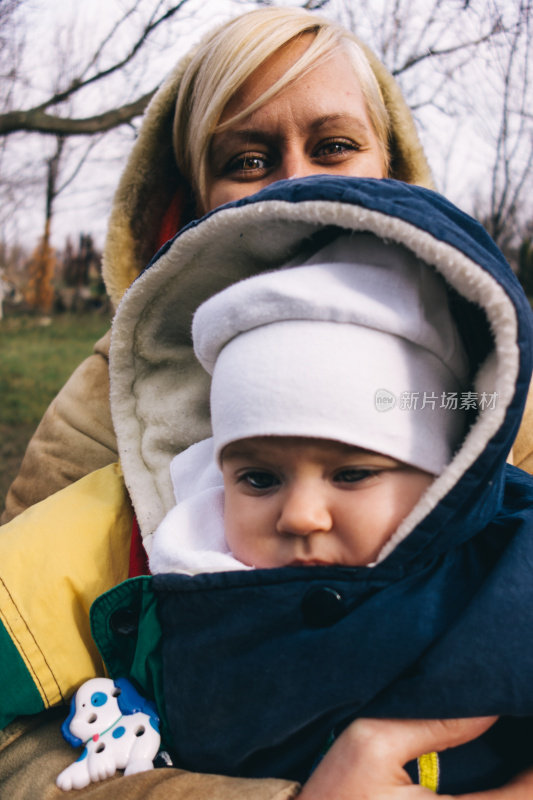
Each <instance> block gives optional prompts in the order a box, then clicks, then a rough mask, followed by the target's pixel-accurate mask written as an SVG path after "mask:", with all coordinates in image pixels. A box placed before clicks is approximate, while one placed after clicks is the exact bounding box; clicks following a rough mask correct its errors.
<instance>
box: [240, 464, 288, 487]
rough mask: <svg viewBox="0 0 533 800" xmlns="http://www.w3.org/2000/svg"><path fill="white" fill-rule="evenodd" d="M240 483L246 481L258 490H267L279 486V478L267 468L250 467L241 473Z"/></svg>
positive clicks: (247, 484) (245, 482)
mask: <svg viewBox="0 0 533 800" xmlns="http://www.w3.org/2000/svg"><path fill="white" fill-rule="evenodd" d="M239 483H244V484H245V485H246V486H249V487H250V488H251V489H255V490H256V491H261V492H264V491H267V490H268V489H272V488H273V487H274V486H279V479H278V478H276V476H275V475H274V474H273V473H272V472H267V471H266V470H259V469H253V470H252V469H250V470H248V471H247V472H243V473H242V475H239Z"/></svg>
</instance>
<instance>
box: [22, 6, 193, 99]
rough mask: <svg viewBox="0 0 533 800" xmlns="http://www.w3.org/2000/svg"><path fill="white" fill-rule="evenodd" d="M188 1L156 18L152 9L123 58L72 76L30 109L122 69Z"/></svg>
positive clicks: (74, 91) (65, 97) (69, 95)
mask: <svg viewBox="0 0 533 800" xmlns="http://www.w3.org/2000/svg"><path fill="white" fill-rule="evenodd" d="M188 1H189V0H180V2H179V3H176V4H175V5H173V6H172V7H171V8H169V9H168V10H167V11H166V12H165V13H164V14H162V15H161V16H160V17H157V18H156V19H154V16H155V13H156V12H155V11H154V14H152V16H151V17H150V20H149V22H148V24H147V25H145V27H144V28H143V30H142V31H141V33H140V35H139V36H138V38H137V40H136V41H135V43H134V44H133V45H132V47H130V49H129V51H128V53H127V54H126V55H125V56H124V58H121V59H120V60H119V61H116V62H115V63H114V64H112V65H111V66H110V67H108V68H107V69H104V70H101V71H100V72H97V73H95V74H94V75H91V77H90V78H86V79H83V78H81V77H77V78H73V80H72V81H71V82H70V85H69V86H67V88H66V89H63V90H62V91H59V92H56V93H55V94H53V95H52V96H51V97H49V98H48V99H47V100H45V101H44V102H43V103H40V104H39V105H38V106H36V107H35V109H32V110H33V111H37V110H42V109H45V108H49V107H50V106H55V105H57V104H58V103H63V102H64V101H65V100H67V99H68V98H69V97H71V96H72V95H73V94H75V93H77V92H79V91H80V90H81V89H84V88H85V87H86V86H90V85H91V84H93V83H96V82H98V81H101V80H102V79H103V78H107V77H109V75H112V74H114V73H115V72H118V71H120V70H121V69H123V68H124V67H125V66H126V64H129V63H130V61H132V60H133V58H134V57H135V56H136V54H137V53H138V52H139V50H140V49H141V48H142V46H143V45H144V43H145V42H146V40H147V39H148V37H149V36H150V35H151V34H152V33H153V32H154V31H155V30H156V29H157V28H158V27H159V26H160V25H162V24H163V23H165V22H167V21H168V20H169V19H171V18H172V17H173V16H174V15H175V14H177V13H178V11H180V10H181V9H182V8H183V6H184V5H185V4H186V3H187V2H188ZM129 13H131V10H130V12H127V15H129ZM127 15H126V16H127ZM125 18H126V17H123V18H122V19H121V20H120V23H119V24H121V23H122V22H124V19H125ZM111 35H112V34H111V33H110V34H109V35H108V36H107V37H106V39H107V40H109V38H110V37H111ZM101 49H102V46H101V47H100V48H99V50H100V51H101ZM93 60H94V59H93ZM84 72H86V70H84ZM82 74H83V73H82Z"/></svg>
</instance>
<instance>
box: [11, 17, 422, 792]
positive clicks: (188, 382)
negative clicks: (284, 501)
mask: <svg viewBox="0 0 533 800" xmlns="http://www.w3.org/2000/svg"><path fill="white" fill-rule="evenodd" d="M354 43H355V44H356V40H355V39H354V37H353V36H352V35H351V34H349V33H347V32H346V31H344V30H343V29H341V28H338V27H337V26H335V25H333V24H332V23H330V22H328V21H323V20H320V19H319V18H318V17H315V16H313V15H310V14H309V13H307V12H303V11H301V10H294V9H293V10H291V9H266V10H262V11H257V12H252V13H251V14H248V15H244V16H242V17H240V18H239V19H238V20H235V21H234V22H232V23H230V24H229V25H225V26H223V27H222V28H221V29H219V30H218V31H215V33H214V34H212V35H211V36H209V37H207V39H206V40H204V41H203V42H202V43H201V44H200V45H199V47H198V48H197V49H196V50H195V52H194V53H193V54H192V55H191V56H189V57H188V58H187V59H185V61H184V62H183V63H182V64H180V66H179V67H178V69H177V70H176V72H175V73H174V75H173V76H171V78H170V79H169V81H168V82H167V83H166V84H165V85H164V86H163V87H162V89H161V90H160V92H159V93H158V95H157V96H156V98H155V99H154V101H153V103H152V105H151V107H150V109H149V111H148V112H147V115H146V119H145V122H144V123H143V127H142V130H141V133H140V136H139V139H138V141H137V143H136V146H135V148H134V150H133V152H132V155H131V157H130V160H129V162H128V164H127V166H126V169H125V171H124V174H123V176H122V179H121V182H120V185H119V187H118V191H117V194H116V197H115V204H114V209H113V213H112V216H111V220H110V225H109V233H108V239H107V244H106V251H105V260H104V276H105V280H106V284H107V287H108V291H109V293H110V296H111V298H112V300H113V302H114V303H115V304H117V303H118V301H119V300H120V298H121V296H122V294H123V293H124V291H125V290H126V288H127V287H128V286H129V284H130V283H131V281H132V280H134V279H135V277H136V276H137V275H138V274H139V272H140V271H141V270H142V269H143V267H144V266H145V264H146V263H147V262H148V260H149V259H150V258H151V257H152V255H153V254H154V252H155V251H156V249H157V248H158V246H159V245H160V244H162V243H163V242H164V241H165V240H166V239H167V238H168V237H169V236H171V235H172V234H173V233H175V232H176V230H178V229H179V228H180V227H181V226H182V225H183V224H184V222H186V221H187V220H188V219H190V218H192V217H193V216H194V215H195V213H200V212H205V211H208V210H210V209H211V208H213V207H215V206H217V205H220V204H222V203H224V202H226V201H228V200H235V199H237V198H239V197H243V196H246V195H248V194H251V193H252V192H253V191H255V190H257V189H259V188H261V187H262V186H264V185H266V184H268V183H270V182H273V181H275V180H278V179H280V178H290V177H292V176H294V175H299V176H303V175H306V174H310V173H312V172H333V173H335V172H337V174H349V175H354V176H365V177H376V178H382V177H386V176H390V177H394V178H398V179H401V180H405V181H407V182H410V183H416V184H420V185H426V186H431V175H430V171H429V168H428V166H427V163H426V160H425V157H424V154H423V152H422V149H421V147H420V144H419V141H418V138H417V135H416V132H415V129H414V125H413V121H412V119H411V116H410V112H409V110H408V108H407V106H406V104H405V103H404V101H403V99H402V97H401V93H400V91H399V89H398V87H397V86H396V84H395V83H394V81H393V79H392V78H391V77H390V75H389V74H388V73H387V72H386V70H385V69H384V68H383V67H382V65H381V64H380V63H379V62H378V61H377V60H376V59H375V58H374V57H373V56H372V55H371V54H370V53H368V52H366V50H365V49H364V48H362V47H361V46H360V47H361V50H359V49H356V48H355V45H354ZM361 51H362V52H363V53H366V57H367V59H368V64H369V67H368V66H367V65H365V60H364V58H363V57H362V55H361ZM230 65H231V69H230ZM279 79H281V86H280V85H276V82H277V81H278V80H279ZM339 87H342V88H341V91H340V92H339V91H337V90H338V88H339ZM265 91H266V94H265ZM380 95H381V96H380ZM310 98H311V100H312V102H311V100H310ZM346 99H347V100H348V102H347V105H345V103H344V101H345V100H346ZM174 118H175V122H174V124H173V119H174ZM219 123H220V124H219ZM184 128H185V130H184ZM172 130H173V131H174V134H173V137H174V142H173V146H174V149H173V148H172ZM188 322H189V321H188V320H184V321H183V324H184V325H188ZM107 351H108V338H107V337H104V340H102V341H101V342H100V343H98V345H97V347H96V352H95V355H93V356H91V357H90V358H89V359H88V360H87V361H86V362H85V363H84V364H82V365H81V366H80V367H79V368H78V370H77V371H76V372H75V373H74V375H73V376H72V378H71V379H70V380H69V382H68V383H67V384H66V386H65V387H64V389H63V390H62V391H61V392H60V394H59V395H58V397H57V398H56V399H55V400H54V401H53V403H52V405H51V407H50V409H49V410H48V411H47V413H46V415H45V417H44V419H43V421H42V423H41V425H40V426H39V429H38V431H37V433H36V435H35V437H34V439H33V440H32V442H31V443H30V446H29V448H28V452H27V454H26V457H25V460H24V462H23V466H22V468H21V472H20V474H19V476H18V477H17V479H16V480H15V482H14V484H13V487H12V489H11V490H10V494H9V497H8V503H7V511H6V517H5V518H6V519H8V518H11V517H13V516H15V515H16V514H18V513H19V512H20V511H22V510H23V509H24V508H25V507H26V506H28V505H31V504H33V503H35V502H37V501H38V500H40V499H42V498H44V497H46V496H48V495H49V494H51V493H53V492H55V491H57V490H58V489H60V488H62V487H63V486H65V485H66V484H68V483H70V482H72V481H74V480H76V479H78V478H79V477H81V476H82V475H85V474H86V473H88V472H91V471H93V470H95V469H97V468H99V467H101V466H104V465H106V464H109V463H111V462H113V461H114V460H116V457H117V456H116V443H115V437H114V433H113V428H112V423H111V418H110V413H109V406H108V401H107V393H108V374H107V361H106V359H107ZM205 388H206V387H205V386H204V385H203V384H201V383H199V382H198V381H197V380H196V377H195V375H194V374H193V372H192V371H191V374H190V375H184V392H183V398H182V402H183V407H184V410H185V411H186V418H185V424H184V426H183V430H182V431H181V432H179V433H180V435H181V441H180V445H181V447H183V448H184V447H186V446H188V445H189V444H190V443H192V442H193V441H195V440H197V439H200V438H203V436H205V435H206V431H207V429H208V420H207V418H206V415H205V414H204V415H200V414H195V416H194V417H193V416H192V414H191V412H190V409H191V408H195V409H196V408H205V403H204V397H205ZM122 577H124V576H123V574H122V573H121V572H120V570H119V571H118V573H117V575H116V576H115V580H120V579H121V578H122ZM108 587H109V584H107V585H106V584H104V585H99V586H96V587H95V589H94V591H95V593H96V594H100V593H101V592H103V591H105V589H107V588H108ZM18 730H20V728H17V729H16V730H15V733H14V734H12V736H15V735H17V733H16V732H17V731H18ZM6 736H7V738H8V739H9V734H6ZM56 736H57V723H56V722H54V723H53V724H52V725H51V726H49V728H46V726H43V727H42V728H40V729H39V730H38V731H37V732H33V733H31V734H30V735H27V736H24V737H21V738H19V739H18V741H17V743H16V745H15V746H16V747H17V748H18V754H17V753H15V751H14V749H13V746H11V747H10V748H8V751H6V753H7V762H8V767H7V772H8V773H9V776H8V778H7V780H8V781H10V783H9V787H8V784H7V783H6V788H10V789H12V788H13V786H16V787H17V788H16V791H18V795H17V793H15V791H13V796H14V797H17V796H19V797H21V798H22V797H25V796H28V797H30V796H31V797H35V796H36V791H37V792H38V790H37V789H36V783H35V781H36V780H39V775H37V774H36V771H35V770H33V771H31V770H29V769H27V768H25V769H24V770H23V774H24V777H22V773H20V775H19V778H20V779H19V780H18V781H17V779H13V775H14V774H15V772H16V771H14V770H13V766H12V765H13V764H14V763H17V764H20V763H21V762H22V760H23V758H24V753H25V752H30V751H34V750H36V749H37V750H40V752H41V753H42V754H43V755H44V754H46V760H47V763H48V764H49V765H50V768H51V769H52V768H53V766H52V765H53V763H56V764H57V766H58V767H59V766H60V764H63V765H64V759H65V755H64V751H63V750H62V749H61V747H60V746H59V745H58V744H57V741H54V739H53V737H56ZM50 737H52V738H50ZM424 745H425V743H424ZM415 749H416V748H415ZM423 749H425V746H422V747H421V751H422V750H423ZM332 752H333V751H332ZM67 758H68V756H67ZM54 759H55V762H54ZM59 771H60V769H56V772H59ZM5 774H7V773H6V772H4V775H5ZM362 779H363V778H362V777H361V780H362ZM13 780H15V783H13ZM122 781H124V779H119V782H118V783H116V782H114V783H113V787H112V789H111V788H108V789H106V786H105V785H104V786H95V787H88V789H87V790H85V792H86V794H87V796H94V797H95V798H97V797H106V796H107V794H106V792H109V791H111V790H112V791H113V794H114V796H115V797H120V796H124V797H126V796H128V797H134V796H142V797H152V796H153V797H154V798H155V797H156V796H158V795H157V792H158V791H163V792H164V794H165V796H173V794H170V793H176V794H175V796H179V795H178V794H177V793H178V792H179V791H180V787H181V786H183V789H184V792H189V791H190V792H196V794H192V795H191V796H193V797H194V796H197V797H207V796H209V797H210V798H212V799H213V800H215V799H216V798H217V797H220V798H222V797H231V798H234V797H248V796H249V797H254V798H262V797H264V798H270V797H277V798H280V800H281V798H289V797H294V796H296V794H297V792H298V787H297V786H294V785H286V784H284V785H281V784H280V783H279V782H269V781H266V782H259V783H257V782H255V781H254V782H247V781H244V782H243V781H233V780H232V779H220V780H218V781H217V779H212V778H205V777H202V776H190V775H184V774H180V773H178V774H176V773H175V772H174V771H172V772H170V773H167V772H163V773H157V772H156V773H151V774H150V775H148V776H137V778H136V779H135V780H134V781H133V782H132V781H130V779H128V780H127V781H124V782H122ZM206 781H207V783H206ZM163 783H165V786H166V789H165V790H164V789H163V788H162V784H163ZM130 790H131V793H129V792H130ZM152 790H153V792H154V794H153V795H152V794H151V792H152ZM422 791H423V790H422ZM25 792H26V794H25ZM122 792H124V795H122ZM149 792H150V794H149ZM42 796H44V794H42ZM392 796H393V795H391V797H392Z"/></svg>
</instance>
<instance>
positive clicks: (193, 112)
mask: <svg viewBox="0 0 533 800" xmlns="http://www.w3.org/2000/svg"><path fill="white" fill-rule="evenodd" d="M309 33H310V34H313V35H314V38H313V40H312V42H311V43H310V45H309V47H308V48H307V49H306V50H305V52H304V53H303V54H302V56H301V57H300V58H299V59H298V60H297V61H296V62H295V63H294V64H293V65H292V67H290V68H289V69H288V70H287V72H286V73H285V74H284V75H283V76H282V77H281V78H280V79H279V80H278V81H276V82H275V83H274V84H273V85H272V86H271V87H270V88H269V89H267V90H266V91H265V92H264V93H263V94H262V95H261V96H260V97H258V98H257V99H256V100H255V101H254V102H253V103H251V104H250V106H249V107H248V108H246V109H244V110H243V111H241V112H240V113H239V114H238V115H236V116H235V117H232V118H231V119H229V120H227V121H226V122H224V123H223V124H222V125H219V121H220V118H221V116H222V114H223V112H224V109H225V108H226V106H227V104H228V102H229V101H230V100H231V99H232V98H233V97H234V96H235V94H236V93H237V91H238V90H239V89H240V88H241V86H242V85H243V84H244V82H245V81H246V80H247V79H248V78H249V77H250V76H251V75H252V73H253V72H255V70H256V69H258V67H260V66H261V64H263V63H264V62H265V61H266V60H267V59H268V58H269V57H270V56H272V55H273V54H274V53H276V52H277V51H278V50H280V48H282V47H283V46H284V45H286V44H288V43H289V42H290V41H292V40H294V39H296V38H297V37H299V36H303V35H304V34H309ZM340 49H342V50H343V51H344V52H345V53H346V54H347V55H348V57H349V59H350V61H351V63H352V65H353V67H354V71H355V74H356V76H357V77H358V79H359V81H360V83H361V89H362V92H363V96H364V98H365V102H366V105H367V109H368V113H369V117H370V121H371V123H372V125H373V127H374V130H375V133H376V136H377V138H378V141H379V144H380V146H381V149H382V153H383V160H384V164H385V170H386V171H387V170H388V167H389V131H390V119H389V114H388V111H387V109H386V107H385V103H384V101H383V97H382V95H381V90H380V88H379V84H378V81H377V79H376V77H375V75H374V72H373V71H372V68H371V66H370V64H369V62H368V59H367V57H366V55H365V54H364V52H363V50H362V48H361V46H360V45H359V43H358V41H357V39H356V38H355V36H353V34H351V33H350V32H349V31H348V30H346V29H345V28H343V27H341V26H340V25H338V24H336V23H334V22H330V21H329V20H327V19H324V18H322V17H318V16H315V15H314V14H311V13H310V12H309V11H306V10H304V9H296V8H265V9H258V10H256V11H251V12H249V13H247V14H243V15H242V16H240V17H238V18H237V19H234V20H232V21H230V22H229V23H227V24H225V25H223V26H222V27H220V28H218V29H217V30H215V31H214V32H213V33H211V34H210V35H209V36H208V37H207V38H205V39H204V40H203V41H202V42H201V43H200V45H199V46H198V47H197V49H196V51H195V52H194V54H193V56H192V58H191V61H190V63H189V65H188V67H187V69H186V71H185V73H184V75H183V79H182V81H181V84H180V89H179V93H178V97H177V101H176V110H175V115H174V131H173V137H174V150H175V155H176V160H177V163H178V166H179V168H180V170H181V172H182V173H183V175H185V177H186V178H187V179H188V180H189V182H190V184H191V186H192V187H193V190H194V192H195V194H196V197H197V200H199V201H200V202H201V203H204V204H205V200H206V193H207V176H208V160H209V149H210V145H211V140H212V138H213V136H214V134H215V133H217V132H218V131H221V130H224V129H225V128H226V127H228V126H229V125H231V124H233V123H234V122H236V121H237V120H239V119H242V118H243V117H245V116H248V114H250V113H252V112H253V111H254V110H255V109H257V108H259V107H260V106H262V105H263V104H264V103H266V102H267V101H268V100H270V99H271V98H272V97H273V96H274V95H276V94H277V93H278V92H280V91H281V90H282V89H284V88H285V87H286V86H287V85H288V84H289V83H292V82H294V81H295V80H297V79H299V78H301V77H302V76H303V75H305V74H306V73H307V72H309V71H310V70H311V69H313V68H314V67H316V66H317V64H319V63H321V62H323V61H325V60H326V59H327V58H330V57H331V55H332V54H334V53H335V52H338V51H339V50H340Z"/></svg>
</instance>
